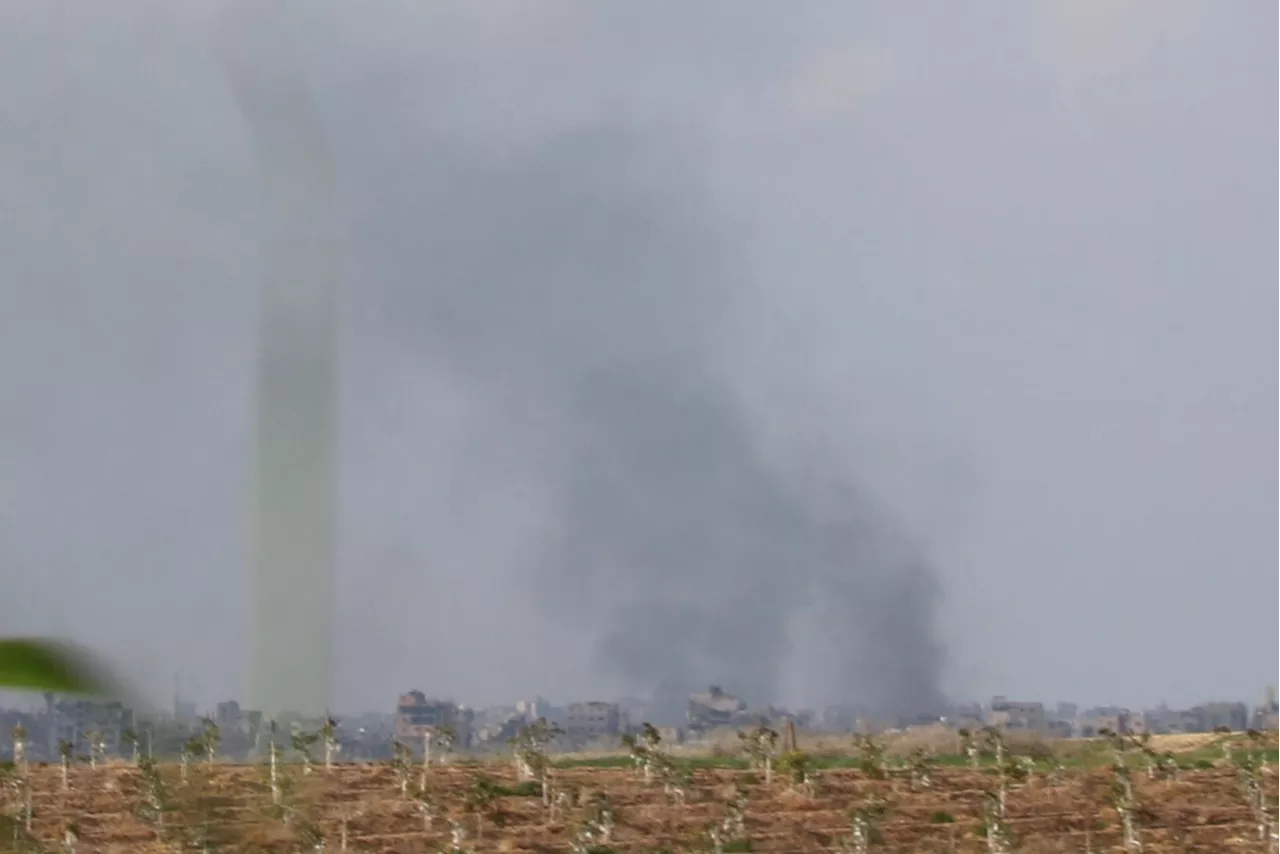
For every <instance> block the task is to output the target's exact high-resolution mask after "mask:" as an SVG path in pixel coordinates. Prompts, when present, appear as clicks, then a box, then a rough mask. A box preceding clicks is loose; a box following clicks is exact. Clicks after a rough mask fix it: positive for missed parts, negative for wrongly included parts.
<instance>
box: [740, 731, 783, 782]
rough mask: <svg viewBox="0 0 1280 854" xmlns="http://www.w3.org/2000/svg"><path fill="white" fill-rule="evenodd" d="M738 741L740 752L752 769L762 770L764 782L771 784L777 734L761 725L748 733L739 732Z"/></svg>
mask: <svg viewBox="0 0 1280 854" xmlns="http://www.w3.org/2000/svg"><path fill="white" fill-rule="evenodd" d="M738 739H739V740H740V741H741V742H742V750H743V752H744V753H746V755H747V757H748V758H749V759H750V760H751V767H752V768H763V769H764V782H765V785H768V784H770V783H772V782H773V756H774V753H775V752H776V750H777V746H778V733H776V732H774V731H773V730H771V729H769V727H767V726H765V725H764V724H761V725H760V726H758V727H756V728H755V729H753V730H750V731H740V732H739V733H738Z"/></svg>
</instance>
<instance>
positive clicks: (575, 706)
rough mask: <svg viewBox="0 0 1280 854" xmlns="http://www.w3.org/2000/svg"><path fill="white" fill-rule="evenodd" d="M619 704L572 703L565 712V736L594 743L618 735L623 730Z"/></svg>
mask: <svg viewBox="0 0 1280 854" xmlns="http://www.w3.org/2000/svg"><path fill="white" fill-rule="evenodd" d="M621 717H622V716H621V713H620V711H619V709H618V704H617V703H603V702H594V701H593V702H587V703H570V704H569V707H568V708H567V709H566V710H565V719H564V730H565V734H566V735H567V736H569V738H570V739H572V740H573V741H592V740H594V739H597V738H602V737H605V736H611V735H617V734H618V733H619V732H620V730H621Z"/></svg>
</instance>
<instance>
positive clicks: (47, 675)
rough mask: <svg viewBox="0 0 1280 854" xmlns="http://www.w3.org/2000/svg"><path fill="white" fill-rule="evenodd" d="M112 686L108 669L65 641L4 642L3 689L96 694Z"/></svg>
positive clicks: (0, 660) (0, 645)
mask: <svg viewBox="0 0 1280 854" xmlns="http://www.w3.org/2000/svg"><path fill="white" fill-rule="evenodd" d="M109 682H110V678H109V676H108V674H107V669H106V667H105V666H104V665H102V664H99V663H98V662H96V661H95V660H94V659H93V657H92V656H90V655H89V654H88V653H86V652H84V651H82V650H80V649H79V648H77V647H75V646H73V645H71V644H68V643H64V642H62V641H54V640H47V639H42V638H0V688H18V689H24V690H31V691H54V692H57V693H60V694H96V693H100V692H102V691H104V690H105V689H106V688H107V686H108V684H109Z"/></svg>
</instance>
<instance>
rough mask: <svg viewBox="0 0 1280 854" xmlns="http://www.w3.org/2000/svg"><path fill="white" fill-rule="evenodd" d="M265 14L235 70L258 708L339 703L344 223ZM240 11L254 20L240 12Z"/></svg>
mask: <svg viewBox="0 0 1280 854" xmlns="http://www.w3.org/2000/svg"><path fill="white" fill-rule="evenodd" d="M264 8H266V7H265V6H261V5H258V4H253V3H244V4H236V5H233V6H231V7H228V12H227V14H228V15H229V16H230V17H228V18H226V19H224V21H223V23H224V25H231V27H232V28H231V29H230V30H227V31H226V32H225V33H224V35H225V36H226V40H224V42H223V45H222V46H223V47H224V48H225V49H226V53H224V55H223V56H224V59H225V60H227V62H226V64H225V67H226V70H227V72H228V76H229V77H230V79H231V85H232V88H233V89H234V92H235V95H236V99H237V102H238V104H239V106H240V108H241V111H242V112H243V114H244V117H245V119H246V121H247V123H248V125H249V130H250V133H251V136H252V142H253V144H254V147H255V149H256V153H257V155H258V159H259V166H260V169H261V175H262V184H263V191H264V192H263V198H262V211H263V217H262V220H261V222H262V227H263V229H264V239H263V250H264V252H263V262H264V266H265V281H264V282H263V301H262V314H261V319H260V325H259V333H258V348H259V349H258V391H257V413H256V421H257V430H256V442H255V449H254V450H255V458H254V473H253V478H252V480H253V482H254V489H253V498H252V513H253V521H254V529H253V556H252V562H253V593H254V601H253V617H252V624H253V639H252V648H253V658H252V661H251V662H250V680H249V681H250V690H249V696H248V698H247V700H248V702H247V704H246V705H247V706H248V707H249V708H252V709H257V710H261V711H262V712H263V714H264V715H268V716H274V715H277V714H279V713H280V712H282V711H285V710H291V711H296V712H299V713H301V714H304V715H319V714H321V713H323V711H324V709H325V708H326V706H327V705H328V700H329V696H328V693H329V691H328V688H329V685H328V682H329V660H330V653H331V650H330V625H331V623H332V586H333V563H334V557H333V554H334V527H335V522H336V519H335V516H336V513H335V504H336V501H335V495H334V492H335V483H334V481H335V468H336V455H337V449H336V429H337V428H336V422H337V381H336V369H337V331H336V306H335V299H336V292H337V286H338V283H337V278H338V274H337V269H338V262H337V259H336V254H335V248H334V244H335V239H336V237H337V229H336V227H335V225H334V222H333V216H332V214H333V200H332V182H333V177H332V174H331V167H330V163H329V159H328V154H327V152H326V151H325V147H324V144H323V136H322V133H321V127H320V124H319V121H318V119H317V117H316V115H315V111H314V109H313V107H312V104H311V101H310V98H309V97H308V94H307V92H306V90H305V88H304V87H303V85H302V83H301V81H300V80H299V79H298V78H297V76H296V75H295V74H294V73H293V71H292V69H290V68H289V66H288V60H287V58H286V57H285V54H286V53H287V50H286V49H287V46H288V45H287V39H286V38H278V37H276V36H278V35H279V34H280V30H279V28H278V27H277V26H276V22H275V21H272V20H264V18H263V16H262V15H261V14H260V12H261V10H262V9H264ZM241 14H243V15H244V19H243V20H232V18H235V17H237V16H239V15H241Z"/></svg>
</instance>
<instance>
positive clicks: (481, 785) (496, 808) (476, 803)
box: [464, 774, 506, 839]
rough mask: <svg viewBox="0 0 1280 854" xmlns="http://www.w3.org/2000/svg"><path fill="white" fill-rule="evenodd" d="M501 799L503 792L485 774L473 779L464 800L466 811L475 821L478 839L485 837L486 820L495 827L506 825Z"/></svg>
mask: <svg viewBox="0 0 1280 854" xmlns="http://www.w3.org/2000/svg"><path fill="white" fill-rule="evenodd" d="M500 797H501V791H500V790H499V787H498V785H497V784H496V783H495V782H494V781H493V780H491V779H490V778H488V777H486V776H484V775H483V774H477V775H476V776H475V777H474V778H472V781H471V786H470V788H468V789H467V793H466V796H465V799H464V809H465V810H466V812H467V813H468V814H470V815H471V816H472V817H473V818H474V819H475V826H476V839H481V838H482V837H483V836H484V821H485V819H488V820H489V822H490V823H491V824H493V825H494V826H495V827H498V826H501V825H502V824H504V823H505V819H506V816H505V813H503V812H502V809H501V805H500V803H499V798H500Z"/></svg>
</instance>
